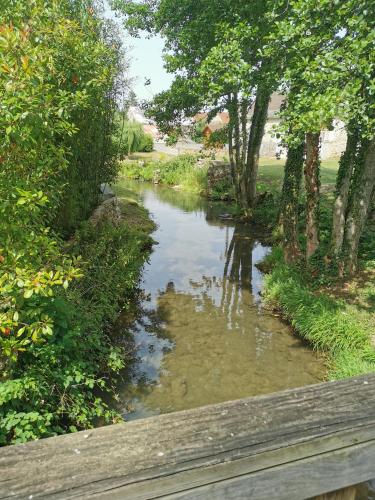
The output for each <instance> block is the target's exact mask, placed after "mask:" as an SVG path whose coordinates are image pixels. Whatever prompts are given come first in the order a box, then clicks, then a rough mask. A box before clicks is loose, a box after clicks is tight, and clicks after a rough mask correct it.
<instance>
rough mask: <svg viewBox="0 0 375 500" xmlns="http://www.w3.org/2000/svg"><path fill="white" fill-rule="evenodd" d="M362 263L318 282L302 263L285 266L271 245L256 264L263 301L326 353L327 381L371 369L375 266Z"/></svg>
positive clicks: (374, 351) (373, 365)
mask: <svg viewBox="0 0 375 500" xmlns="http://www.w3.org/2000/svg"><path fill="white" fill-rule="evenodd" d="M362 264H363V271H362V272H361V273H360V274H359V276H357V277H356V278H354V279H351V280H346V281H344V280H332V281H331V282H330V283H328V282H326V283H324V284H322V283H321V282H319V279H317V278H318V276H313V275H312V274H311V272H309V271H307V270H306V269H305V268H303V267H298V266H287V265H286V264H285V263H284V261H283V255H282V251H281V249H280V248H279V247H277V246H276V247H274V249H273V251H272V253H271V254H270V255H269V256H268V257H266V259H265V261H264V262H263V265H262V268H263V269H265V268H266V269H267V268H268V274H267V275H266V278H265V288H264V295H263V297H264V301H265V303H266V304H267V305H268V306H269V307H271V308H272V309H273V310H275V311H277V312H278V313H279V314H280V315H281V316H282V317H283V318H284V319H286V320H287V321H288V322H289V323H290V324H291V325H292V327H293V328H294V329H295V331H296V333H297V334H298V335H299V336H301V337H302V338H304V339H306V340H307V341H308V342H309V343H310V344H311V345H312V346H313V348H314V349H316V350H318V351H321V352H325V353H326V354H327V355H328V374H327V377H328V378H329V379H330V380H339V379H343V378H346V377H351V376H356V375H361V374H365V373H370V372H375V348H374V347H375V343H374V331H375V315H374V312H375V302H374V298H375V287H374V278H375V267H373V266H372V263H371V262H370V261H368V262H367V267H366V266H365V264H364V263H362Z"/></svg>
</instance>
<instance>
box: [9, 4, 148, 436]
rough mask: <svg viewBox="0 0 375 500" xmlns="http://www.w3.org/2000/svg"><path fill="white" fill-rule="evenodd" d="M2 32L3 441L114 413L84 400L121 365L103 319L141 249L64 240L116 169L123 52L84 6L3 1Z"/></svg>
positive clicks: (113, 238)
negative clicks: (115, 124) (116, 113)
mask: <svg viewBox="0 0 375 500" xmlns="http://www.w3.org/2000/svg"><path fill="white" fill-rule="evenodd" d="M0 25H1V37H0V56H1V65H0V95H1V108H2V112H1V113H0V368H1V383H0V442H1V443H2V444H5V443H14V442H22V441H26V440H28V439H35V438H38V437H43V436H46V435H50V434H54V433H60V432H65V431H68V430H75V429H77V428H83V427H85V426H90V425H93V423H94V421H95V419H97V418H103V419H104V421H106V422H108V421H112V419H113V418H115V415H114V414H113V412H111V411H110V410H108V408H107V407H106V406H105V404H104V403H103V401H102V400H101V398H99V397H98V396H96V395H95V394H97V393H98V392H97V390H98V389H99V388H100V389H104V387H105V386H106V379H105V377H104V376H103V375H102V373H103V374H105V373H108V372H110V371H116V370H118V369H119V368H120V367H121V366H122V363H123V362H122V357H121V352H120V350H119V349H117V348H115V347H113V346H112V345H111V344H110V342H109V339H108V337H107V336H106V335H105V333H103V325H104V329H105V325H106V322H107V319H108V317H109V316H108V315H109V314H110V316H111V317H113V314H114V309H115V307H117V305H118V301H119V299H118V297H119V296H120V295H121V296H122V295H123V294H124V293H125V295H126V294H127V293H130V289H131V288H132V287H134V286H135V283H136V279H137V269H139V266H140V263H139V261H140V259H139V258H138V257H137V255H138V252H139V245H141V242H140V240H139V237H138V235H131V234H130V233H129V231H128V230H126V231H125V230H123V229H121V228H107V229H106V228H105V227H103V228H102V229H100V230H98V231H95V238H96V237H97V238H98V247H96V244H95V245H94V244H92V245H91V243H90V241H91V240H90V237H91V238H94V234H91V233H90V232H87V231H88V230H86V232H85V230H83V229H82V230H81V232H80V233H79V234H78V236H77V241H78V242H79V244H78V249H77V251H75V250H76V249H75V247H74V251H73V252H72V251H69V250H68V249H67V246H66V243H65V242H64V239H63V237H65V236H66V235H70V234H71V233H72V230H73V229H74V228H76V227H77V226H78V225H79V224H80V222H81V221H82V220H84V219H85V218H86V217H87V215H88V214H89V213H90V212H91V210H92V208H93V207H94V206H95V205H96V204H97V202H98V198H99V186H100V183H102V182H109V181H111V180H113V179H114V177H115V175H116V173H117V164H116V161H115V157H114V152H115V151H114V148H113V145H112V143H111V137H112V134H113V131H114V128H113V116H114V111H115V106H116V104H115V97H116V85H117V75H118V72H119V71H120V69H121V55H120V52H119V50H118V40H117V39H116V37H115V35H113V33H112V31H111V29H110V27H109V26H104V25H103V23H102V22H101V21H100V20H99V18H98V16H97V15H96V12H95V9H94V7H93V5H92V3H91V2H90V1H86V0H77V1H74V2H71V1H70V0H59V1H58V2H57V1H55V0H53V1H47V0H30V1H29V2H25V1H23V0H12V1H10V0H6V1H5V2H2V8H1V10H0ZM91 231H92V230H91ZM90 234H91V236H90ZM89 236H90V237H89ZM86 245H87V247H88V248H90V254H88V253H87V250H85V248H86ZM99 249H101V252H102V253H101V255H100V258H99V257H97V252H98V251H99ZM104 249H105V252H104ZM137 249H138V250H137ZM80 252H83V254H84V259H85V261H87V262H84V261H83V260H82V259H80V257H79V253H80ZM126 252H129V255H127V254H126ZM95 259H96V260H95ZM90 262H92V263H93V262H95V264H93V265H92V266H90ZM114 262H116V265H117V264H118V265H119V269H118V273H119V275H121V277H119V278H117V281H116V276H115V273H114V270H113V268H114ZM132 262H133V263H132ZM132 266H134V267H132ZM106 275H108V276H109V277H110V281H106V279H105V276H106ZM99 278H100V282H98V281H97V280H98V279H99ZM120 280H121V281H120ZM113 285H114V286H115V287H116V288H115V289H113V290H112V289H111V286H113ZM103 287H104V289H105V290H106V291H105V292H103V290H102V288H103ZM100 292H101V293H100ZM94 293H95V296H94ZM104 293H105V297H104ZM119 294H120V295H119ZM105 298H107V299H108V300H104V299H105ZM95 300H96V301H97V302H96V303H95ZM104 302H105V303H104ZM99 303H100V304H102V306H101V307H100V304H99ZM93 304H95V308H94V307H93ZM104 309H105V311H107V312H106V313H105V314H104ZM108 311H109V312H108Z"/></svg>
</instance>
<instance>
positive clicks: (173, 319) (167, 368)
mask: <svg viewBox="0 0 375 500" xmlns="http://www.w3.org/2000/svg"><path fill="white" fill-rule="evenodd" d="M129 190H130V191H129ZM130 192H131V194H132V196H134V195H136V197H138V198H139V199H140V200H141V201H142V203H143V205H144V206H145V207H146V208H147V209H148V210H149V211H150V213H151V215H152V217H153V219H154V220H155V222H156V224H157V225H158V229H157V231H156V232H155V233H154V235H153V236H154V239H155V240H156V241H157V242H158V245H155V246H154V250H153V253H152V254H151V257H150V259H149V262H148V263H147V264H146V266H145V269H144V274H143V283H142V288H143V290H144V300H143V302H142V304H141V306H140V311H139V314H138V317H137V318H136V320H135V321H134V323H133V324H132V325H131V326H130V330H131V332H132V334H133V335H134V340H135V349H136V361H135V363H134V365H133V367H132V369H131V374H130V383H129V382H128V383H126V384H124V385H122V386H121V387H120V388H119V394H120V401H121V410H122V412H123V413H124V415H126V419H127V420H132V419H136V418H142V417H145V416H150V415H155V414H160V413H166V412H171V411H176V410H183V409H188V408H194V407H198V406H202V405H207V404H211V403H218V402H222V401H227V400H233V399H238V398H243V397H246V396H253V395H258V394H265V393H270V392H276V391H280V390H282V389H287V388H291V387H297V386H303V385H308V384H313V383H316V382H319V381H320V380H322V378H323V376H324V372H325V368H324V363H323V359H322V358H320V357H319V356H318V355H317V354H316V353H315V352H313V351H312V350H311V349H310V348H309V347H308V346H307V345H306V344H305V343H303V342H302V341H301V340H300V339H298V338H297V337H296V336H294V335H292V333H291V331H290V328H289V327H288V326H286V325H285V324H284V323H283V322H282V321H281V320H280V319H279V318H278V317H276V316H274V315H272V314H271V313H270V312H268V311H266V310H264V308H263V307H262V302H261V296H260V292H261V290H262V286H263V275H262V273H261V272H260V271H259V270H258V269H257V267H256V264H257V263H258V262H259V261H261V260H262V259H263V257H264V256H265V255H266V254H267V253H268V252H269V251H270V248H269V246H267V245H266V244H265V243H262V241H264V237H263V235H262V234H259V231H258V232H257V230H256V229H254V228H253V227H251V226H249V225H244V224H235V223H234V222H233V221H231V220H223V219H222V218H220V215H222V214H223V213H224V212H227V211H228V206H226V205H225V204H220V203H210V202H207V201H205V200H202V199H201V198H199V197H196V196H191V195H186V194H184V193H181V192H177V191H175V190H172V189H170V188H163V187H157V186H152V185H149V184H141V183H136V182H133V183H130V182H129V181H126V182H122V183H120V184H119V185H118V186H117V194H118V195H119V196H129V193H130ZM128 378H129V377H128Z"/></svg>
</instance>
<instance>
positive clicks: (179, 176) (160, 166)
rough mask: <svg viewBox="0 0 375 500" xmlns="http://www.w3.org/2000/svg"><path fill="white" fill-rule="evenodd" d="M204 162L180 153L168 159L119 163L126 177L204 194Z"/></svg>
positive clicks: (205, 179) (152, 158) (205, 167)
mask: <svg viewBox="0 0 375 500" xmlns="http://www.w3.org/2000/svg"><path fill="white" fill-rule="evenodd" d="M207 169H208V166H207V165H206V164H204V163H203V164H197V156H195V155H180V156H176V157H170V158H168V159H154V156H150V159H147V157H146V158H145V159H142V160H131V159H130V160H127V161H123V162H122V163H121V173H122V175H123V176H124V177H126V178H128V179H138V180H141V181H148V182H157V183H160V184H165V185H167V186H176V187H178V188H179V189H181V190H184V191H188V192H191V193H195V194H204V193H205V191H206V188H207Z"/></svg>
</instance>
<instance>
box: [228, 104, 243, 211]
mask: <svg viewBox="0 0 375 500" xmlns="http://www.w3.org/2000/svg"><path fill="white" fill-rule="evenodd" d="M228 111H229V126H228V136H229V137H228V139H229V140H228V147H229V161H230V167H231V177H232V182H233V186H234V190H235V197H236V202H237V203H241V199H240V188H239V178H240V175H241V172H240V170H241V167H240V165H239V164H238V158H239V149H238V147H239V145H238V141H239V140H240V137H239V117H238V102H237V96H236V94H234V95H233V96H232V95H231V94H229V95H228Z"/></svg>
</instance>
